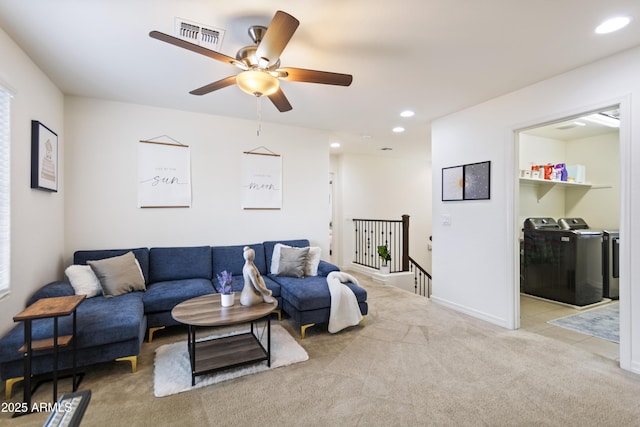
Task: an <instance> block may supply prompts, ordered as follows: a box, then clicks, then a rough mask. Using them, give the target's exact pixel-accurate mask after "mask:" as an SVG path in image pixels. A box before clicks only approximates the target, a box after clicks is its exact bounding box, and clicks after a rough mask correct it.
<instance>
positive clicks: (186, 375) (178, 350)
mask: <svg viewBox="0 0 640 427" xmlns="http://www.w3.org/2000/svg"><path fill="white" fill-rule="evenodd" d="M239 332H244V331H235V332H231V333H225V334H220V335H212V336H210V337H207V338H205V339H208V338H213V337H215V338H218V337H222V336H228V335H234V334H237V333H239ZM257 335H258V336H260V335H259V333H258V334H257ZM266 340H267V333H266V331H265V332H264V334H263V336H262V342H263V345H264V346H265V348H266ZM308 359H309V355H308V354H307V352H306V351H305V350H304V349H303V348H302V347H300V345H299V344H298V343H297V342H296V340H295V339H294V338H293V337H292V336H291V335H289V333H288V332H287V331H286V330H285V329H284V328H283V327H282V326H280V325H271V368H269V367H267V362H266V361H263V362H259V363H254V364H251V365H246V366H241V367H238V368H232V369H227V370H224V371H220V372H214V373H211V374H207V375H201V376H198V377H196V385H195V386H193V387H192V386H191V367H190V365H189V353H188V352H187V342H186V341H181V342H176V343H173V344H166V345H163V346H161V347H158V348H157V349H156V360H155V368H154V372H153V394H154V395H155V396H156V397H164V396H169V395H172V394H176V393H182V392H183V391H189V390H194V389H196V388H200V387H205V386H208V385H211V384H216V383H219V382H221V381H226V380H230V379H233V378H238V377H241V376H243V375H249V374H255V373H257V372H262V371H266V370H267V369H274V368H278V367H280V366H286V365H291V364H294V363H298V362H304V361H305V360H308Z"/></svg>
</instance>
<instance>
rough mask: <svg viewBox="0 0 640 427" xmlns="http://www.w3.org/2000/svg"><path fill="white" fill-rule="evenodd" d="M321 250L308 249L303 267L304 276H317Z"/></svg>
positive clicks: (314, 247) (312, 247)
mask: <svg viewBox="0 0 640 427" xmlns="http://www.w3.org/2000/svg"><path fill="white" fill-rule="evenodd" d="M321 251H322V250H321V249H320V247H319V246H311V247H309V254H308V255H307V263H306V264H305V266H304V275H305V276H317V275H318V264H320V256H321V255H322V254H321Z"/></svg>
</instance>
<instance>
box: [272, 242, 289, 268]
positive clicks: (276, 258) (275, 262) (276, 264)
mask: <svg viewBox="0 0 640 427" xmlns="http://www.w3.org/2000/svg"><path fill="white" fill-rule="evenodd" d="M290 247H291V246H287V245H283V244H282V243H276V245H275V246H274V247H273V255H271V269H270V270H271V274H273V275H277V274H278V271H279V270H280V249H281V248H290Z"/></svg>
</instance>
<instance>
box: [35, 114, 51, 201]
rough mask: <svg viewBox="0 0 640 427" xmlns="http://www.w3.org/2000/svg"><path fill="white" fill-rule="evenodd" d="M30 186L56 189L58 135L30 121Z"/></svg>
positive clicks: (48, 189) (40, 124)
mask: <svg viewBox="0 0 640 427" xmlns="http://www.w3.org/2000/svg"><path fill="white" fill-rule="evenodd" d="M31 188H37V189H39V190H45V191H58V135H56V134H55V133H54V132H53V131H52V130H51V129H49V128H48V127H46V126H45V125H43V124H42V123H40V122H39V121H37V120H32V121H31Z"/></svg>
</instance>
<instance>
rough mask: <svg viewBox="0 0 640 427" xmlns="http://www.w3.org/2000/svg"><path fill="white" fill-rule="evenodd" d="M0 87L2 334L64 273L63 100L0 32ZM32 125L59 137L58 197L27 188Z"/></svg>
mask: <svg viewBox="0 0 640 427" xmlns="http://www.w3.org/2000/svg"><path fill="white" fill-rule="evenodd" d="M0 52H1V56H2V60H1V61H0V82H1V83H0V84H4V85H8V86H9V89H11V90H12V91H13V92H14V94H15V97H14V98H13V99H12V100H11V284H10V286H11V289H10V294H9V295H8V296H6V297H4V298H3V299H1V300H0V334H2V333H4V332H6V331H7V330H8V329H10V328H11V327H13V325H14V323H13V316H15V315H16V314H18V313H19V312H20V311H22V309H23V308H24V307H25V303H26V301H27V299H28V298H29V296H30V295H31V294H32V293H33V292H34V291H35V290H36V289H37V288H38V287H40V286H41V285H42V283H43V282H45V281H48V280H49V279H50V278H52V277H57V276H58V275H59V274H60V273H61V271H62V253H63V248H64V228H63V225H64V219H63V216H64V194H65V188H64V182H65V177H64V152H65V135H64V129H63V107H64V102H63V96H62V93H61V92H60V91H59V90H58V89H57V88H56V86H55V85H54V84H53V83H52V82H51V81H50V80H49V79H48V78H47V76H45V75H44V74H43V73H42V72H41V71H40V69H39V68H38V67H37V66H36V65H35V64H34V63H33V62H32V61H31V59H29V57H27V56H26V55H25V54H24V52H23V51H22V50H21V49H20V48H19V47H18V46H17V45H16V44H15V43H14V42H13V40H11V39H10V38H9V36H7V34H6V33H5V32H4V31H3V30H2V29H0ZM31 120H38V121H40V122H42V123H43V124H44V125H46V126H47V127H49V128H50V129H51V130H53V131H54V132H56V133H57V134H58V149H59V159H58V162H59V163H58V166H59V171H60V175H59V183H58V185H59V191H58V192H57V193H49V192H44V191H41V190H32V189H31V188H30V182H31V181H30V170H31V166H30V165H31Z"/></svg>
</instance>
